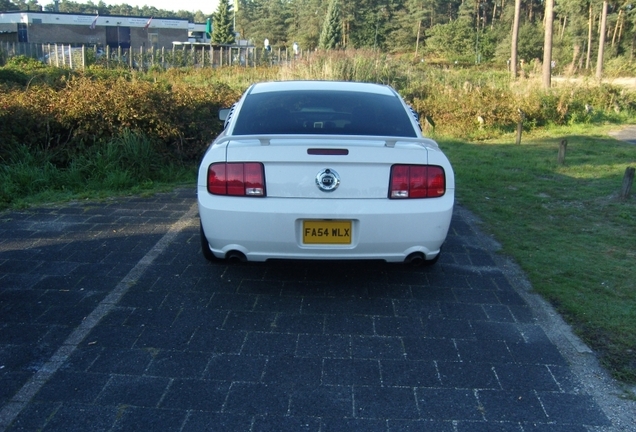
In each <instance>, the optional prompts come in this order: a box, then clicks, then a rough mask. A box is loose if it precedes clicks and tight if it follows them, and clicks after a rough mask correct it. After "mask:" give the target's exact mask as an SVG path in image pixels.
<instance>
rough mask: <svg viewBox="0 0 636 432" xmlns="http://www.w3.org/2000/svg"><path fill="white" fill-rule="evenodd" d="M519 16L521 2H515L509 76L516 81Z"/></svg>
mask: <svg viewBox="0 0 636 432" xmlns="http://www.w3.org/2000/svg"><path fill="white" fill-rule="evenodd" d="M519 15H521V0H515V18H514V21H513V23H512V41H511V42H512V43H511V44H510V45H511V49H510V75H511V76H512V79H513V80H516V79H517V42H518V40H519Z"/></svg>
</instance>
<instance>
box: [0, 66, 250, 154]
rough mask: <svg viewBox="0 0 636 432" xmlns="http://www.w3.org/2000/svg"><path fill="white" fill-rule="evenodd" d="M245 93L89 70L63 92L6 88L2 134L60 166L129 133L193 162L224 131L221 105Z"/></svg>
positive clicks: (1, 100)
mask: <svg viewBox="0 0 636 432" xmlns="http://www.w3.org/2000/svg"><path fill="white" fill-rule="evenodd" d="M239 94H240V93H238V92H237V91H236V90H232V89H230V88H229V87H228V86H227V85H225V84H221V83H218V82H212V83H210V84H209V85H207V86H205V87H197V86H192V85H185V84H183V83H174V84H169V83H167V82H165V81H157V82H149V81H144V80H138V79H125V78H122V77H118V78H115V79H114V80H112V81H111V80H107V79H102V78H96V77H95V76H94V75H92V72H91V73H88V74H86V75H81V76H78V77H75V78H72V79H70V80H68V81H67V82H66V84H65V86H64V87H63V88H61V89H56V88H53V87H51V86H46V85H39V84H37V85H36V84H31V85H30V86H29V87H28V88H27V90H26V91H25V90H23V89H12V88H8V89H7V91H6V92H2V93H0V138H2V139H3V140H6V142H19V143H23V144H24V145H26V146H27V147H28V148H33V149H45V150H46V151H47V152H50V153H51V154H52V155H53V156H51V157H52V161H53V162H54V163H56V164H57V165H59V166H65V165H67V164H68V163H69V162H68V161H69V160H70V158H72V157H73V156H74V155H76V154H79V153H81V152H82V151H83V150H84V149H85V148H87V147H90V146H92V145H94V144H96V143H104V142H109V141H110V140H111V139H112V137H113V136H117V135H120V134H122V133H123V131H124V130H130V131H132V132H134V133H143V134H145V135H147V136H149V137H151V138H152V139H153V140H154V141H155V142H156V143H157V145H159V146H161V148H162V149H163V150H162V151H164V152H167V153H169V154H171V155H172V156H173V157H176V158H177V159H179V160H194V159H196V158H197V157H198V156H199V155H200V154H201V152H202V150H203V148H205V146H206V145H207V143H208V142H209V141H210V140H211V139H212V138H213V137H214V136H215V135H216V134H217V133H219V132H220V128H221V126H222V124H221V123H220V122H219V121H218V120H217V112H218V109H219V108H221V107H225V106H229V105H231V104H232V103H233V102H234V101H235V100H236V99H237V98H238V95H239ZM3 151H4V149H3V148H0V157H3V156H4V155H3V153H2V152H3Z"/></svg>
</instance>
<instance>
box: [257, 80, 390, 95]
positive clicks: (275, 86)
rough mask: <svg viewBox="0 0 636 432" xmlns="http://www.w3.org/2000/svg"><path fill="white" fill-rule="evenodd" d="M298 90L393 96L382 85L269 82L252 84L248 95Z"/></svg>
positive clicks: (328, 82)
mask: <svg viewBox="0 0 636 432" xmlns="http://www.w3.org/2000/svg"><path fill="white" fill-rule="evenodd" d="M298 90H327V91H353V92H363V93H376V94H384V95H387V96H395V95H396V94H395V92H394V91H393V89H391V88H390V87H388V86H386V85H382V84H372V83H361V82H351V81H271V82H263V83H258V84H254V85H253V86H252V88H251V90H250V92H249V93H252V94H253V93H267V92H281V91H298Z"/></svg>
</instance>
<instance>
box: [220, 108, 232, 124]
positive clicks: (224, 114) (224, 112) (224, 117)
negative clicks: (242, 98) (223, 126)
mask: <svg viewBox="0 0 636 432" xmlns="http://www.w3.org/2000/svg"><path fill="white" fill-rule="evenodd" d="M230 111H231V109H230V108H223V109H220V110H219V120H221V121H225V120H227V116H228V115H229V114H230Z"/></svg>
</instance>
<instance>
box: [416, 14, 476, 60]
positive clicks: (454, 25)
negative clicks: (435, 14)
mask: <svg viewBox="0 0 636 432" xmlns="http://www.w3.org/2000/svg"><path fill="white" fill-rule="evenodd" d="M428 35H429V37H428V39H427V41H426V46H427V52H428V54H429V55H431V56H433V57H436V58H442V59H445V60H447V61H450V62H454V61H457V62H460V63H463V62H468V63H472V62H474V59H475V41H476V39H475V33H474V31H473V29H472V27H471V26H470V23H468V22H467V21H465V20H456V21H451V22H450V23H448V24H438V25H436V26H434V27H433V28H431V29H430V30H429V31H428Z"/></svg>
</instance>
